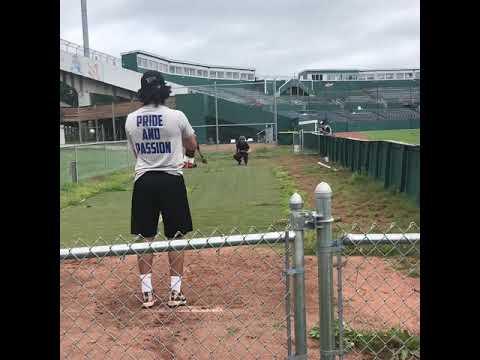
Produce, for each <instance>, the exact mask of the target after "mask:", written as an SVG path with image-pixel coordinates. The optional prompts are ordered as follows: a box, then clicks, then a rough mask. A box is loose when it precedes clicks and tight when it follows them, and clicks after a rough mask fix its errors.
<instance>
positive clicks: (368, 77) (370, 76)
mask: <svg viewBox="0 0 480 360" xmlns="http://www.w3.org/2000/svg"><path fill="white" fill-rule="evenodd" d="M367 80H375V74H367Z"/></svg>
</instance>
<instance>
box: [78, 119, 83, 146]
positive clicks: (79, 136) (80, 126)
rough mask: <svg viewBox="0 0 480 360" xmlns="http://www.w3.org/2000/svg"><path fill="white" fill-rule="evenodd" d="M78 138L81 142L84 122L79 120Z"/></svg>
mask: <svg viewBox="0 0 480 360" xmlns="http://www.w3.org/2000/svg"><path fill="white" fill-rule="evenodd" d="M78 140H79V142H80V144H81V143H82V122H81V121H79V122H78Z"/></svg>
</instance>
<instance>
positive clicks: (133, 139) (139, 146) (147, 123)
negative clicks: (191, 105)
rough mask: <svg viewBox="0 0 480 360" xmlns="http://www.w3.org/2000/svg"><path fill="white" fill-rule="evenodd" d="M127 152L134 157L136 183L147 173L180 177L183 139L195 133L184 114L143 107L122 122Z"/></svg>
mask: <svg viewBox="0 0 480 360" xmlns="http://www.w3.org/2000/svg"><path fill="white" fill-rule="evenodd" d="M125 133H126V135H127V140H128V144H129V146H130V149H131V150H132V151H133V153H134V154H135V155H136V157H137V162H136V164H135V181H136V180H137V179H138V178H139V177H140V176H142V175H143V174H145V173H146V172H147V171H164V172H167V173H169V174H173V175H182V174H183V171H182V168H183V142H182V139H183V138H187V137H189V136H192V135H194V134H195V131H194V130H193V128H192V126H191V125H190V123H189V122H188V119H187V117H186V116H185V114H184V113H183V112H181V111H179V110H173V109H170V108H168V107H167V106H164V105H159V106H158V107H155V106H154V105H146V106H143V107H141V108H140V109H138V110H136V111H134V112H132V113H130V114H128V116H127V121H126V122H125Z"/></svg>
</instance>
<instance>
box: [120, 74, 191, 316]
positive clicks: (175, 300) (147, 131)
mask: <svg viewBox="0 0 480 360" xmlns="http://www.w3.org/2000/svg"><path fill="white" fill-rule="evenodd" d="M170 92H171V90H170V87H169V86H167V85H166V84H165V81H164V79H163V77H162V75H161V73H159V72H157V71H147V72H146V73H145V74H143V76H142V79H141V89H140V90H139V91H138V97H139V98H140V101H142V102H143V104H144V106H142V107H141V108H139V109H138V110H136V111H134V112H132V113H130V114H129V115H128V116H127V120H126V123H125V133H126V136H127V140H128V144H129V146H130V149H131V151H132V152H133V154H134V156H135V158H136V163H135V180H134V187H133V195H132V215H131V233H132V234H133V235H136V236H137V238H138V239H140V240H141V241H148V242H149V241H153V239H154V237H155V236H156V235H157V231H158V220H159V215H160V214H161V215H162V219H163V224H164V234H165V237H166V238H167V239H178V238H181V237H182V236H183V235H185V234H186V233H188V232H190V231H192V230H193V226H192V218H191V215H190V207H189V204H188V198H187V191H186V187H185V182H184V180H183V171H182V168H183V165H184V163H183V160H184V148H185V149H186V151H187V152H189V153H192V152H193V153H195V149H196V148H197V142H196V138H195V132H194V130H193V128H192V126H191V125H190V123H189V121H188V119H187V117H186V116H185V114H184V113H183V112H181V111H178V110H173V109H170V108H168V107H167V106H165V100H166V99H167V98H168V97H169V95H170ZM168 259H169V264H170V298H169V301H168V303H167V304H168V306H170V307H175V306H180V305H185V304H186V298H185V296H184V295H183V293H182V291H181V283H182V275H183V260H184V253H183V252H182V251H172V252H169V253H168ZM152 263H153V255H152V254H148V255H138V267H139V270H140V279H141V289H142V295H143V306H144V307H147V308H148V307H151V306H153V305H154V304H155V301H156V296H155V293H154V290H153V286H152Z"/></svg>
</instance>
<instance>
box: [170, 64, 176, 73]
mask: <svg viewBox="0 0 480 360" xmlns="http://www.w3.org/2000/svg"><path fill="white" fill-rule="evenodd" d="M170 73H172V74H175V66H170Z"/></svg>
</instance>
